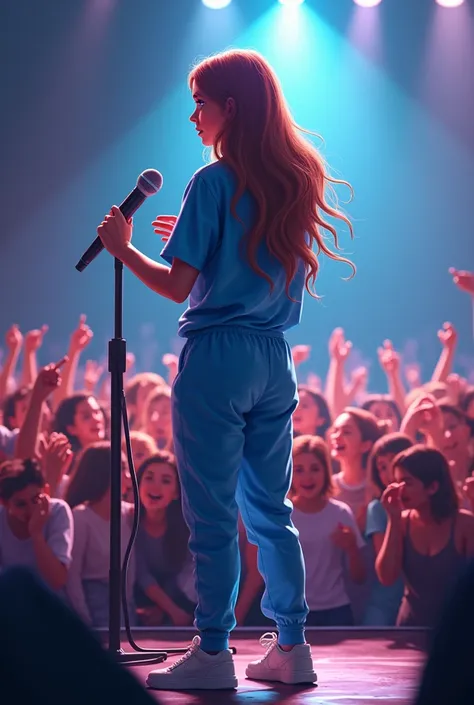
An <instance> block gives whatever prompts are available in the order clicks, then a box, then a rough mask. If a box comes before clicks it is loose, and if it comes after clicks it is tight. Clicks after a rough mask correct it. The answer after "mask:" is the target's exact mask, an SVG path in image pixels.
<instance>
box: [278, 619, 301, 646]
mask: <svg viewBox="0 0 474 705" xmlns="http://www.w3.org/2000/svg"><path fill="white" fill-rule="evenodd" d="M305 642H306V640H305V638H304V627H303V626H302V625H300V624H295V625H294V626H285V627H278V643H279V644H280V645H281V646H293V645H296V644H304V643H305Z"/></svg>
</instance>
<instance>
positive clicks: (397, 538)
mask: <svg viewBox="0 0 474 705" xmlns="http://www.w3.org/2000/svg"><path fill="white" fill-rule="evenodd" d="M401 490H402V485H399V484H395V483H394V484H391V485H389V486H388V487H387V489H386V490H385V492H384V493H383V495H382V500H381V501H382V505H383V507H384V508H385V510H386V512H387V514H388V524H387V528H386V530H385V536H384V540H383V543H382V547H381V549H380V551H379V554H378V556H377V559H376V561H375V570H376V572H377V577H378V579H379V580H380V582H381V583H382V585H387V586H388V585H393V584H394V583H395V582H396V581H397V580H398V578H399V577H400V575H401V573H402V565H403V518H402V504H401V499H400V493H401Z"/></svg>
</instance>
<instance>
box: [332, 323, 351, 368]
mask: <svg viewBox="0 0 474 705" xmlns="http://www.w3.org/2000/svg"><path fill="white" fill-rule="evenodd" d="M351 350H352V343H351V342H350V340H346V339H345V336H344V330H343V329H342V328H335V329H334V330H333V332H332V333H331V337H330V338H329V355H330V357H331V359H333V360H337V361H338V362H345V361H346V360H347V358H348V357H349V355H350V352H351Z"/></svg>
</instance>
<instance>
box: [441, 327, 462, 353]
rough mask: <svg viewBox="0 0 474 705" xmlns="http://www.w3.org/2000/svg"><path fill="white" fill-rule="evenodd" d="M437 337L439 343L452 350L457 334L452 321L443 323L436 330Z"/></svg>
mask: <svg viewBox="0 0 474 705" xmlns="http://www.w3.org/2000/svg"><path fill="white" fill-rule="evenodd" d="M438 338H439V340H440V342H441V344H442V345H443V346H444V347H445V348H448V349H449V350H452V349H453V348H454V347H455V346H456V343H457V342H458V334H457V331H456V328H455V327H454V326H453V324H452V323H443V327H442V329H441V330H439V331H438Z"/></svg>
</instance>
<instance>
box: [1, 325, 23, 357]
mask: <svg viewBox="0 0 474 705" xmlns="http://www.w3.org/2000/svg"><path fill="white" fill-rule="evenodd" d="M5 345H6V346H7V348H8V350H9V351H10V352H19V351H20V348H21V346H22V345H23V335H22V334H21V331H20V329H19V327H18V326H17V324H16V323H14V324H13V325H12V326H11V328H9V329H8V330H7V332H6V334H5Z"/></svg>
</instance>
